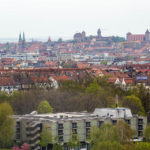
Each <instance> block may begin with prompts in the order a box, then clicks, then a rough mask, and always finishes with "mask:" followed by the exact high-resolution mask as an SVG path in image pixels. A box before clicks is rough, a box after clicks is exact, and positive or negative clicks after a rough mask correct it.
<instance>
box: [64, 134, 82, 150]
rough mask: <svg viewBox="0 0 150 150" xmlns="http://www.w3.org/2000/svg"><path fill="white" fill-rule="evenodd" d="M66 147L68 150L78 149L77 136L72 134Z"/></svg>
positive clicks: (78, 141) (78, 140)
mask: <svg viewBox="0 0 150 150" xmlns="http://www.w3.org/2000/svg"><path fill="white" fill-rule="evenodd" d="M67 146H68V148H69V149H75V148H76V147H78V148H79V147H80V139H79V137H78V135H77V134H75V133H72V137H71V138H70V139H69V141H68V143H67Z"/></svg>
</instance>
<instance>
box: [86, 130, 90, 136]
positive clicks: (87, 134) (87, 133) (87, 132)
mask: <svg viewBox="0 0 150 150" xmlns="http://www.w3.org/2000/svg"><path fill="white" fill-rule="evenodd" d="M86 136H90V128H86Z"/></svg>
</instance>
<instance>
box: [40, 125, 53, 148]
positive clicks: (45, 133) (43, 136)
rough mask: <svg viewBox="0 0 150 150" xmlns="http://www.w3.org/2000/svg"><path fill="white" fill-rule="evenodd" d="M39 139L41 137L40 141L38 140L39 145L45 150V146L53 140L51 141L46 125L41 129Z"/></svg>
mask: <svg viewBox="0 0 150 150" xmlns="http://www.w3.org/2000/svg"><path fill="white" fill-rule="evenodd" d="M40 137H41V140H40V143H39V144H40V145H41V146H42V147H46V148H47V145H48V144H50V143H52V142H53V140H52V134H51V132H50V129H49V128H47V125H45V126H44V127H43V129H42V132H41V134H40Z"/></svg>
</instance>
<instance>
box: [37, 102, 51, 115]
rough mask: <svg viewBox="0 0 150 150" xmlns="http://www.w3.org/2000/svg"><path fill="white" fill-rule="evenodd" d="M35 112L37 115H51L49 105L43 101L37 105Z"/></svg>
mask: <svg viewBox="0 0 150 150" xmlns="http://www.w3.org/2000/svg"><path fill="white" fill-rule="evenodd" d="M37 111H38V113H39V114H46V113H52V112H53V108H52V107H51V105H50V104H49V102H48V101H46V100H43V101H41V102H40V104H39V105H38V108H37Z"/></svg>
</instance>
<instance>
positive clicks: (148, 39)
mask: <svg viewBox="0 0 150 150" xmlns="http://www.w3.org/2000/svg"><path fill="white" fill-rule="evenodd" d="M145 41H146V42H150V32H149V30H148V29H147V30H146V32H145Z"/></svg>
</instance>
